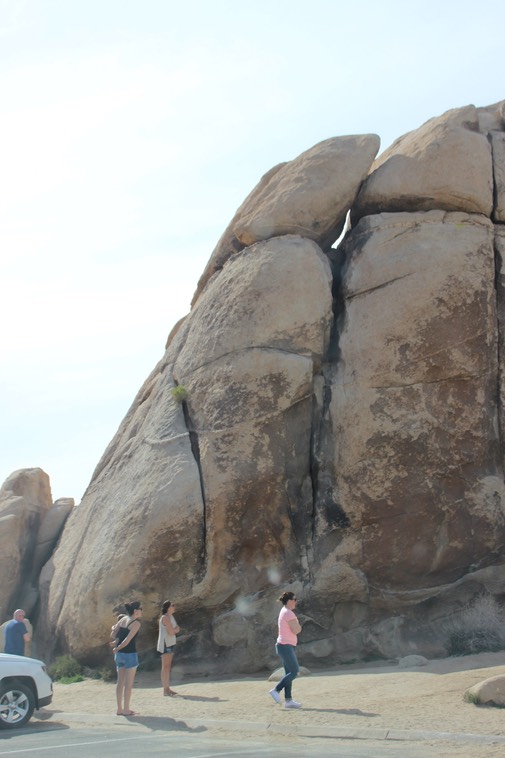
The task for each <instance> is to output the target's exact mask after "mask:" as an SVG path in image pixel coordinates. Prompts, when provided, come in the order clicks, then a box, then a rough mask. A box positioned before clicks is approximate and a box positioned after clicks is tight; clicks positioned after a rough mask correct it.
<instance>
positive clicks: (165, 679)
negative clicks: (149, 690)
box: [161, 653, 175, 695]
mask: <svg viewBox="0 0 505 758" xmlns="http://www.w3.org/2000/svg"><path fill="white" fill-rule="evenodd" d="M173 657H174V654H173V653H164V654H163V655H162V656H161V684H162V685H163V694H164V695H172V694H175V693H174V692H173V690H171V689H170V670H171V668H172V658H173Z"/></svg>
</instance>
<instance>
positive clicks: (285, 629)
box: [270, 592, 302, 708]
mask: <svg viewBox="0 0 505 758" xmlns="http://www.w3.org/2000/svg"><path fill="white" fill-rule="evenodd" d="M279 600H280V602H281V603H282V609H281V612H280V613H279V621H278V626H279V636H278V637H277V644H276V645H275V649H276V651H277V655H278V656H279V658H280V659H281V661H282V663H283V665H284V671H285V672H286V673H285V674H284V676H283V677H282V679H281V680H280V682H279V684H278V685H277V686H276V687H274V688H273V689H272V690H270V694H271V696H272V697H273V699H274V700H275V702H276V703H279V704H280V702H281V696H280V693H281V691H282V690H284V698H285V702H284V708H301V707H302V704H301V703H297V702H296V700H293V698H292V697H291V685H292V683H293V680H294V679H296V677H297V676H298V672H299V671H300V666H299V665H298V660H297V658H296V643H297V634H300V632H301V631H302V627H301V626H300V624H299V622H298V619H297V618H296V616H295V613H294V608H295V606H296V597H295V593H294V592H284V593H283V594H282V595H281V596H280V598H279Z"/></svg>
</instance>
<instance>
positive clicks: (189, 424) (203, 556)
mask: <svg viewBox="0 0 505 758" xmlns="http://www.w3.org/2000/svg"><path fill="white" fill-rule="evenodd" d="M176 386H177V382H176ZM181 405H182V412H183V415H184V422H185V424H186V429H187V430H188V434H189V443H190V445H191V452H192V453H193V458H194V459H195V463H196V465H197V468H198V478H199V480H200V492H201V494H202V506H203V511H202V550H201V553H200V565H199V568H198V571H197V575H196V576H195V580H196V581H201V579H202V578H203V575H204V574H205V568H206V565H207V503H206V500H205V487H204V484H203V471H202V463H201V459H200V444H199V441H198V433H197V432H196V430H195V427H194V424H193V421H192V419H191V415H190V413H189V408H188V404H187V402H186V400H183V401H182V403H181Z"/></svg>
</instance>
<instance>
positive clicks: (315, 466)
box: [309, 235, 350, 543]
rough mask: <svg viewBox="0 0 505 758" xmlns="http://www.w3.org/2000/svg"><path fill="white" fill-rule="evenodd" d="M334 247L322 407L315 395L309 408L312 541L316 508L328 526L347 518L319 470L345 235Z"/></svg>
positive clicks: (341, 311) (345, 523)
mask: <svg viewBox="0 0 505 758" xmlns="http://www.w3.org/2000/svg"><path fill="white" fill-rule="evenodd" d="M346 237H347V235H346V236H345V237H344V239H343V240H342V241H341V242H340V243H339V245H338V247H337V248H332V249H331V250H328V251H327V257H328V260H329V262H330V266H331V272H332V291H331V293H332V299H333V300H332V311H333V320H332V325H331V331H330V338H329V343H328V350H327V353H326V356H325V357H324V362H323V367H322V373H321V376H322V378H323V388H322V398H321V407H320V408H318V406H317V399H316V397H315V396H314V401H313V411H312V428H311V438H310V463H309V473H310V478H311V483H312V518H311V529H312V533H311V538H312V543H314V540H315V538H316V526H317V515H318V512H319V513H320V514H321V515H322V516H323V517H324V519H325V520H326V523H327V525H328V526H329V527H330V529H331V528H332V527H333V528H335V527H337V528H341V529H342V528H348V527H349V526H350V521H349V518H348V516H347V515H346V513H345V512H344V510H343V508H342V507H341V505H339V504H338V503H337V502H335V500H334V498H333V494H332V487H331V485H330V483H329V480H328V475H327V474H326V475H325V473H324V471H321V457H322V448H323V444H324V439H325V437H326V438H330V437H333V435H332V434H331V430H330V429H329V428H328V426H329V423H330V421H329V408H330V403H331V399H332V375H333V373H334V371H335V367H336V365H337V364H338V362H339V359H340V344H339V336H340V331H341V329H342V324H343V321H344V318H345V299H344V297H343V293H342V278H343V273H344V271H345V266H346V260H347V257H346V245H345V239H346Z"/></svg>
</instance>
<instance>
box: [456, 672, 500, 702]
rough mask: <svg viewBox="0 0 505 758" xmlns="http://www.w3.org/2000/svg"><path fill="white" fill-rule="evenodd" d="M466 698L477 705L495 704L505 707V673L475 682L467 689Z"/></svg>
mask: <svg viewBox="0 0 505 758" xmlns="http://www.w3.org/2000/svg"><path fill="white" fill-rule="evenodd" d="M464 699H465V700H466V701H467V702H469V703H474V704H475V705H494V706H496V707H497V708H504V707H505V675H504V674H500V675H498V676H491V677H489V679H484V681H482V682H479V683H478V684H474V685H473V686H472V687H469V688H468V689H467V690H466V691H465V694H464Z"/></svg>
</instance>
